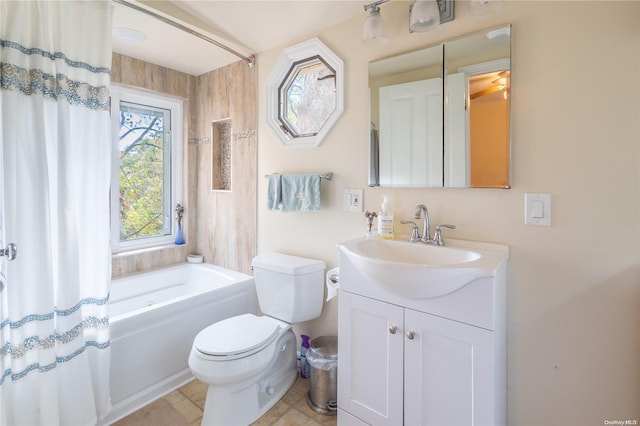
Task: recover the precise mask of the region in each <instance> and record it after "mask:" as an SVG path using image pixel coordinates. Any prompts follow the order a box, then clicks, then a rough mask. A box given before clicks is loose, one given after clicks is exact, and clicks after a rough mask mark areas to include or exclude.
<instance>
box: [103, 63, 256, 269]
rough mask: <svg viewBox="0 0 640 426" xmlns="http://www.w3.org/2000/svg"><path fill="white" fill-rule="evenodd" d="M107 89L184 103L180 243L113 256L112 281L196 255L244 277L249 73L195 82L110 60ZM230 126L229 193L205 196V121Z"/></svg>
mask: <svg viewBox="0 0 640 426" xmlns="http://www.w3.org/2000/svg"><path fill="white" fill-rule="evenodd" d="M111 81H112V83H117V84H123V85H127V86H132V87H136V88H141V89H146V90H150V91H153V92H157V93H164V94H168V95H171V96H175V97H179V98H181V99H183V100H184V103H183V114H184V129H185V131H184V132H183V138H184V140H183V150H184V151H183V152H184V156H183V158H184V176H183V179H184V180H183V181H184V187H183V200H182V204H183V205H184V206H185V217H184V222H185V224H186V239H187V244H185V245H182V246H165V247H161V248H157V249H153V250H140V251H135V252H128V253H121V254H118V255H115V256H114V257H113V277H114V278H116V277H119V276H122V275H126V274H129V273H132V272H140V271H144V270H148V269H152V268H156V267H160V266H165V265H171V264H175V263H180V262H184V261H185V260H186V256H187V254H190V253H201V254H203V255H204V256H205V261H206V262H209V263H214V264H216V265H220V266H224V267H227V268H230V269H234V270H238V271H243V272H249V271H250V268H251V258H252V257H253V256H254V254H255V246H256V242H255V241H256V162H257V159H256V140H257V137H256V131H255V129H256V72H255V70H252V69H249V68H248V67H247V65H246V64H245V63H244V62H238V63H236V64H232V65H229V66H227V67H224V68H221V69H219V70H215V71H212V72H209V73H207V74H204V75H202V76H199V77H195V76H192V75H188V74H185V73H181V72H178V71H174V70H171V69H168V68H164V67H161V66H158V65H154V64H149V63H146V62H143V61H140V60H137V59H134V58H130V57H127V56H123V55H119V54H117V53H114V54H113V62H112V68H111ZM227 118H230V119H231V120H232V132H233V137H232V145H233V146H232V162H233V163H232V187H231V191H230V192H218V191H211V145H210V143H200V144H195V143H189V142H188V141H190V140H191V141H193V140H195V139H199V140H202V139H203V138H209V141H211V126H212V122H214V121H217V120H220V119H227Z"/></svg>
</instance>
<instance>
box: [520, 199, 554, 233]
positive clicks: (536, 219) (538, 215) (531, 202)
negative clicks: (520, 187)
mask: <svg viewBox="0 0 640 426" xmlns="http://www.w3.org/2000/svg"><path fill="white" fill-rule="evenodd" d="M524 223H525V224H527V225H536V226H551V194H538V193H530V192H527V193H525V194H524Z"/></svg>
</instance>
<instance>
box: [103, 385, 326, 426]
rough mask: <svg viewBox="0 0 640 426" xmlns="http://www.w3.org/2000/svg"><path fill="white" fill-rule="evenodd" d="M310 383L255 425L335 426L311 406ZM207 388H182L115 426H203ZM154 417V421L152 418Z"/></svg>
mask: <svg viewBox="0 0 640 426" xmlns="http://www.w3.org/2000/svg"><path fill="white" fill-rule="evenodd" d="M308 393H309V380H308V379H302V378H298V379H297V380H296V381H295V383H294V384H293V385H292V386H291V388H290V389H289V390H288V391H287V393H286V394H285V395H284V396H283V397H282V398H281V399H280V401H278V402H277V403H276V404H275V405H274V406H273V407H272V408H271V409H270V410H269V411H267V412H266V413H265V414H264V415H263V416H262V417H260V418H259V419H258V420H256V421H255V422H254V423H252V426H299V425H300V426H302V425H304V426H321V425H326V426H335V425H337V418H336V416H326V415H322V414H319V413H316V412H315V411H313V410H312V409H311V408H310V407H309V405H308V404H307V394H308ZM206 395H207V386H206V385H205V384H204V383H202V382H199V381H198V380H193V381H191V382H189V383H187V384H186V385H184V386H182V387H180V388H179V389H176V390H174V391H173V392H170V393H169V394H167V395H165V396H164V397H162V398H160V399H159V400H156V401H154V402H152V403H151V404H149V405H147V406H145V407H143V408H141V409H140V410H138V411H136V412H134V413H132V414H130V415H129V416H127V417H125V418H123V419H121V420H119V421H117V422H116V423H114V424H113V426H147V425H149V426H151V425H153V426H164V425H162V424H160V423H158V422H159V421H162V420H165V419H166V421H167V424H166V426H173V424H170V423H171V422H175V421H176V420H180V421H181V422H182V424H184V425H191V426H200V422H201V420H202V410H203V408H204V401H205V398H206ZM152 417H153V419H152Z"/></svg>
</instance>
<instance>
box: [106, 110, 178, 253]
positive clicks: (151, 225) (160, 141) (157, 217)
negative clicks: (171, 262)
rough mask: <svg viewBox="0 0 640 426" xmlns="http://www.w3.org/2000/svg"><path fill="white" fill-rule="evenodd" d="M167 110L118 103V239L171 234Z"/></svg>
mask: <svg viewBox="0 0 640 426" xmlns="http://www.w3.org/2000/svg"><path fill="white" fill-rule="evenodd" d="M170 122H171V120H170V111H169V110H164V109H160V108H154V107H150V106H145V105H137V104H132V103H128V102H121V103H120V134H119V136H120V143H119V151H120V241H127V240H133V239H140V238H147V237H156V236H162V235H169V234H171V224H170V223H169V222H170V218H171V213H170V211H168V209H169V208H170V206H171V200H170V197H171V190H170V172H171V168H170V164H171V162H170V156H171V149H170V142H169V141H168V140H167V138H166V135H167V134H168V132H169V130H170V129H169V125H170Z"/></svg>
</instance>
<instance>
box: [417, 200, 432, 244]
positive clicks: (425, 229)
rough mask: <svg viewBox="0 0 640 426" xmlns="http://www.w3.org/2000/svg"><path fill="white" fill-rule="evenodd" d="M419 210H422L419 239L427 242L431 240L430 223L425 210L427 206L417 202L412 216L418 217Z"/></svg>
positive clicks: (427, 212)
mask: <svg viewBox="0 0 640 426" xmlns="http://www.w3.org/2000/svg"><path fill="white" fill-rule="evenodd" d="M420 212H422V215H423V224H422V238H420V241H422V242H423V243H425V244H429V243H430V242H431V224H430V223H429V210H427V206H425V205H424V204H418V205H417V206H416V211H415V213H414V214H413V218H414V219H420Z"/></svg>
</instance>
